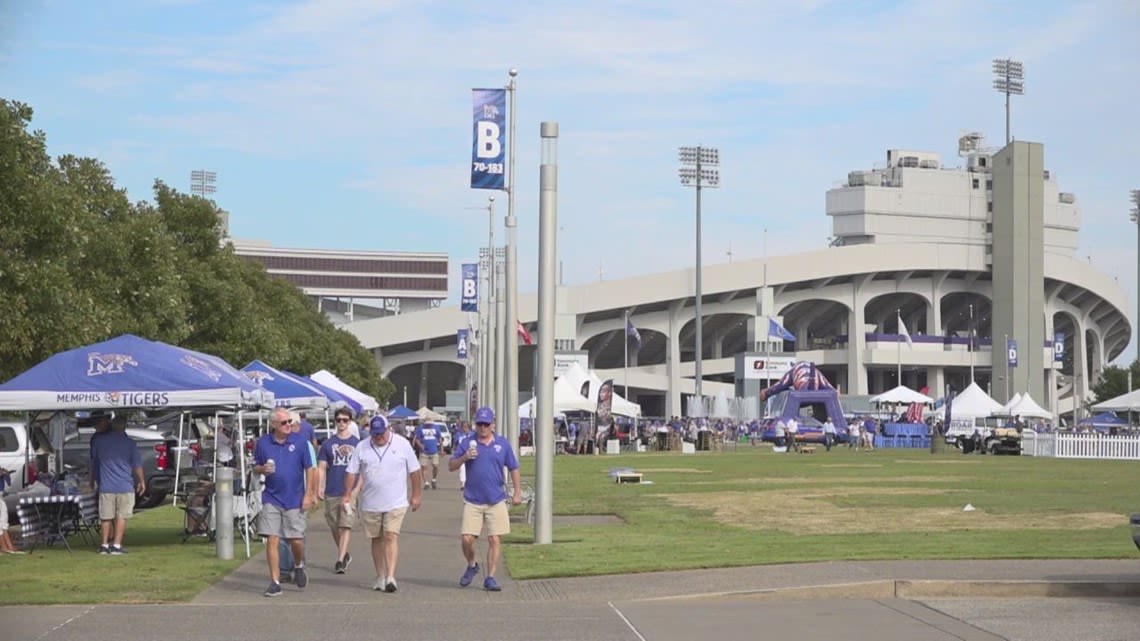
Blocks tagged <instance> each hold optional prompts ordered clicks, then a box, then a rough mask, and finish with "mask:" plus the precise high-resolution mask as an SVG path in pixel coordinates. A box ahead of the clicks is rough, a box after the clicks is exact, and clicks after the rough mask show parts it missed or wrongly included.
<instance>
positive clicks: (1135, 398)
mask: <svg viewBox="0 0 1140 641" xmlns="http://www.w3.org/2000/svg"><path fill="white" fill-rule="evenodd" d="M1092 408H1093V411H1095V412H1140V390H1135V391H1132V392H1128V393H1127V394H1121V395H1120V396H1117V397H1116V398H1110V399H1108V400H1107V401H1101V402H1100V403H1097V404H1096V405H1093V406H1092Z"/></svg>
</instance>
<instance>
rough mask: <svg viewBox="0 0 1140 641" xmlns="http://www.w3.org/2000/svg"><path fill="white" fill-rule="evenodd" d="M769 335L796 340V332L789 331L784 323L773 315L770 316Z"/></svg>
mask: <svg viewBox="0 0 1140 641" xmlns="http://www.w3.org/2000/svg"><path fill="white" fill-rule="evenodd" d="M768 335H769V336H775V337H777V338H780V339H782V340H786V341H794V340H796V335H795V334H793V333H791V332H789V331H788V330H787V329H786V328H785V327H784V326H783V325H781V324H779V323H777V322H776V319H775V318H771V317H769V318H768Z"/></svg>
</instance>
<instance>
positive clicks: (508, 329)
mask: <svg viewBox="0 0 1140 641" xmlns="http://www.w3.org/2000/svg"><path fill="white" fill-rule="evenodd" d="M507 73H508V74H509V75H510V77H511V81H510V83H509V84H507V98H508V100H509V108H508V111H507V118H509V119H510V120H509V125H508V129H509V131H508V134H507V219H506V223H505V224H506V227H507V252H506V254H507V255H506V261H507V278H506V281H507V282H506V290H507V291H506V295H505V298H506V320H505V321H504V323H503V325H504V328H505V329H504V335H503V339H504V340H503V349H504V351H505V353H506V354H505V355H506V358H505V359H504V361H503V386H504V393H503V409H502V411H501V412H500V416H502V417H503V422H502V425H503V426H504V428H505V430H506V437H507V440H509V441H510V443H511V449H512V450H513V451H515V452H518V451H519V334H518V331H517V329H516V327H517V325H518V322H519V303H518V295H519V270H518V255H517V254H518V230H517V226H518V220H517V219H516V218H515V129H516V127H515V124H516V123H517V122H518V119H517V118H516V117H515V77H516V76H518V75H519V70H518V69H511V70H510V71H508V72H507Z"/></svg>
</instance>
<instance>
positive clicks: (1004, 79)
mask: <svg viewBox="0 0 1140 641" xmlns="http://www.w3.org/2000/svg"><path fill="white" fill-rule="evenodd" d="M993 70H994V76H996V77H995V78H994V89H996V90H997V91H998V93H1003V94H1005V144H1007V145H1008V144H1009V142H1010V140H1012V138H1011V137H1010V132H1009V97H1010V96H1011V95H1017V96H1020V95H1022V94H1024V93H1025V82H1024V79H1025V68H1024V66H1023V65H1022V64H1021V63H1020V62H1018V61H1017V60H1010V59H1009V58H1000V59H995V60H994V65H993Z"/></svg>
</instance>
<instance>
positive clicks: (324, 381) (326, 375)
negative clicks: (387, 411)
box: [309, 369, 380, 412]
mask: <svg viewBox="0 0 1140 641" xmlns="http://www.w3.org/2000/svg"><path fill="white" fill-rule="evenodd" d="M309 378H311V379H313V380H314V381H316V382H318V383H320V384H321V385H324V386H325V387H330V388H332V389H333V390H335V391H337V392H340V393H341V394H344V395H345V396H347V397H349V398H351V399H352V400H354V401H356V402H357V403H359V404H360V409H362V410H364V411H365V412H375V411H376V410H378V409H380V404H379V403H377V402H376V399H374V398H372V397H371V396H369V395H367V394H365V393H364V392H361V391H360V390H358V389H356V388H355V387H352V386H351V385H349V384H348V383H345V382H344V381H342V380H340V379H339V378H337V377H336V374H333V373H332V372H330V371H328V370H326V369H322V370H321V371H319V372H315V373H313V374H312V375H311V376H309Z"/></svg>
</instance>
